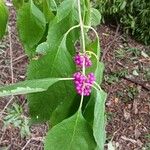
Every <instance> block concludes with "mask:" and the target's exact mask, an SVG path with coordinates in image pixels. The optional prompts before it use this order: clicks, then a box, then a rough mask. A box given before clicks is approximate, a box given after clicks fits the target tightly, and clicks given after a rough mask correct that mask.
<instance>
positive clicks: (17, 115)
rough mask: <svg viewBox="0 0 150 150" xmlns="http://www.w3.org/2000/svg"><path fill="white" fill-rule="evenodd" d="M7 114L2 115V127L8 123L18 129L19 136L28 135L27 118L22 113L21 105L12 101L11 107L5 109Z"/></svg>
mask: <svg viewBox="0 0 150 150" xmlns="http://www.w3.org/2000/svg"><path fill="white" fill-rule="evenodd" d="M7 113H8V115H6V116H5V117H4V127H5V128H6V127H7V126H9V125H10V124H12V125H14V126H15V127H17V128H19V129H20V133H21V137H25V136H28V135H30V130H29V119H28V118H27V117H25V116H24V115H23V110H22V107H21V106H19V105H18V104H17V103H14V104H13V106H12V108H8V109H7Z"/></svg>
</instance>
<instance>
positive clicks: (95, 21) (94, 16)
mask: <svg viewBox="0 0 150 150" xmlns="http://www.w3.org/2000/svg"><path fill="white" fill-rule="evenodd" d="M100 21H101V14H100V12H99V11H98V10H97V9H95V8H92V9H91V25H92V26H97V25H99V24H100Z"/></svg>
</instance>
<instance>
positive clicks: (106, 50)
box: [101, 24, 120, 61]
mask: <svg viewBox="0 0 150 150" xmlns="http://www.w3.org/2000/svg"><path fill="white" fill-rule="evenodd" d="M119 28H120V25H119V24H118V26H117V29H116V32H115V36H114V39H113V40H112V41H110V42H109V43H108V44H107V45H105V46H106V48H105V49H104V50H103V54H102V58H101V60H102V61H103V60H104V58H105V56H106V54H107V52H108V51H109V49H110V47H111V46H112V44H113V43H114V42H115V41H116V40H117V39H118V38H119V37H117V34H118V31H119ZM107 46H108V47H107Z"/></svg>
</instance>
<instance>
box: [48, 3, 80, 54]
mask: <svg viewBox="0 0 150 150" xmlns="http://www.w3.org/2000/svg"><path fill="white" fill-rule="evenodd" d="M66 1H67V2H68V0H65V1H64V2H63V3H65V4H66ZM63 3H62V4H61V5H60V6H59V8H58V13H57V15H56V17H55V19H54V20H53V22H51V23H50V25H49V31H48V36H47V42H48V43H49V45H50V50H51V49H56V48H58V47H59V45H60V42H61V40H62V38H63V36H64V34H65V33H66V32H67V31H68V30H69V29H70V28H71V27H72V26H74V25H76V24H77V22H76V20H75V18H74V7H75V5H76V3H74V0H69V3H68V4H67V5H66V7H67V10H66V9H65V8H63V5H64V4H63ZM64 14H65V15H64ZM78 33H79V29H75V30H73V31H72V32H70V33H69V35H68V37H67V48H68V50H69V52H70V53H71V54H74V53H75V47H74V43H75V41H76V40H77V39H78V37H79V34H78Z"/></svg>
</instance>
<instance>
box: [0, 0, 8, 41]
mask: <svg viewBox="0 0 150 150" xmlns="http://www.w3.org/2000/svg"><path fill="white" fill-rule="evenodd" d="M7 21H8V10H7V8H6V6H5V4H4V1H3V0H0V39H2V37H3V36H4V34H5V30H6V25H7Z"/></svg>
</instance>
